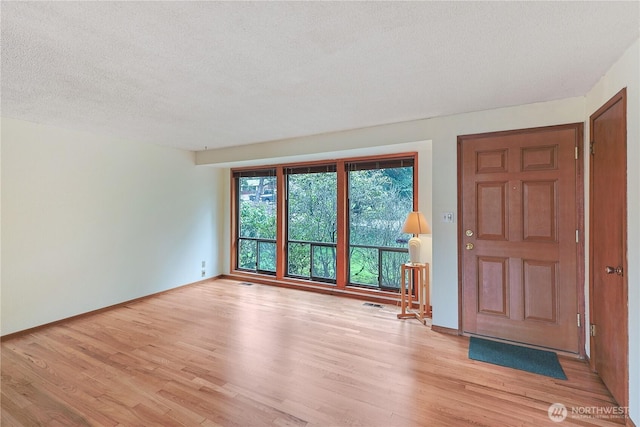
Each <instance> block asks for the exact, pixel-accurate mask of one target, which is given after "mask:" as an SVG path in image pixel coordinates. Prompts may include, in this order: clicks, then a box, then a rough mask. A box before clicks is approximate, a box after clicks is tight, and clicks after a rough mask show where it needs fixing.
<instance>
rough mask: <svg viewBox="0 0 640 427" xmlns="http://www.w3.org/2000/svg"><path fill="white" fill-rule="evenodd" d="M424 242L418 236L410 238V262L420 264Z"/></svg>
mask: <svg viewBox="0 0 640 427" xmlns="http://www.w3.org/2000/svg"><path fill="white" fill-rule="evenodd" d="M421 246H422V242H421V241H420V238H418V237H412V238H411V239H409V262H410V263H411V264H420V248H421Z"/></svg>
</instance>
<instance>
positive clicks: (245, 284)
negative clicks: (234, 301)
mask: <svg viewBox="0 0 640 427" xmlns="http://www.w3.org/2000/svg"><path fill="white" fill-rule="evenodd" d="M240 284H241V285H242V286H253V283H249V282H240Z"/></svg>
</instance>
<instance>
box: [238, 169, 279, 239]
mask: <svg viewBox="0 0 640 427" xmlns="http://www.w3.org/2000/svg"><path fill="white" fill-rule="evenodd" d="M238 188H239V189H240V194H239V197H240V200H239V205H240V209H239V213H240V217H239V218H238V219H239V237H257V238H262V239H275V238H276V203H275V200H276V178H275V177H273V176H260V177H250V178H244V177H242V178H238Z"/></svg>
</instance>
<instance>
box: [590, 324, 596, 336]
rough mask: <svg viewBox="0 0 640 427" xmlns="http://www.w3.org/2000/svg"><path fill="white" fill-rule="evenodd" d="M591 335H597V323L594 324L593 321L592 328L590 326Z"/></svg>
mask: <svg viewBox="0 0 640 427" xmlns="http://www.w3.org/2000/svg"><path fill="white" fill-rule="evenodd" d="M589 335H591V336H592V337H595V336H596V325H594V324H593V323H592V324H591V328H589Z"/></svg>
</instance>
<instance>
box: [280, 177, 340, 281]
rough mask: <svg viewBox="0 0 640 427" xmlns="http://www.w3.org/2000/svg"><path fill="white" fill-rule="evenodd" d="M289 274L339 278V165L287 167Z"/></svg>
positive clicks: (332, 279)
mask: <svg viewBox="0 0 640 427" xmlns="http://www.w3.org/2000/svg"><path fill="white" fill-rule="evenodd" d="M286 177H287V226H288V227H287V275H288V276H292V277H304V278H310V279H314V280H318V281H326V282H330V283H335V281H336V243H337V221H336V218H337V196H336V194H337V193H336V189H337V187H336V185H337V179H336V167H335V165H329V166H316V167H300V168H287V169H286Z"/></svg>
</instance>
